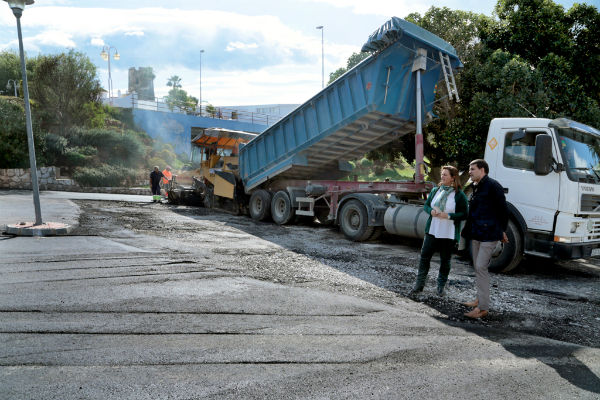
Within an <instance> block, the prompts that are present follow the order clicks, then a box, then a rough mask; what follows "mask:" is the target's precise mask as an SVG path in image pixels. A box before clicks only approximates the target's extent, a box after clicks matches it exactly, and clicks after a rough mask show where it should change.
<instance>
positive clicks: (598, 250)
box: [592, 247, 600, 256]
mask: <svg viewBox="0 0 600 400" xmlns="http://www.w3.org/2000/svg"><path fill="white" fill-rule="evenodd" d="M592 256H600V247H598V248H596V249H592Z"/></svg>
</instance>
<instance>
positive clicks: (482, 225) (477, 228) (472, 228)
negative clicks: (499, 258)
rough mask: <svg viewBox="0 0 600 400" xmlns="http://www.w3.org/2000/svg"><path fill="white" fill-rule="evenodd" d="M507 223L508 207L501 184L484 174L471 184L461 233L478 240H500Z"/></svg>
mask: <svg viewBox="0 0 600 400" xmlns="http://www.w3.org/2000/svg"><path fill="white" fill-rule="evenodd" d="M507 225H508V208H507V206H506V197H505V196H504V189H503V188H502V185H500V184H499V183H498V181H496V180H495V179H492V178H490V177H489V176H487V175H486V176H484V177H483V178H482V179H481V180H480V181H479V183H478V184H477V185H473V195H472V197H471V200H469V217H468V218H467V223H466V225H465V228H464V229H463V233H462V235H463V236H464V237H465V238H468V239H474V240H478V241H480V242H493V241H496V240H502V237H503V233H504V232H506V227H507Z"/></svg>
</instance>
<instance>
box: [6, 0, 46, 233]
mask: <svg viewBox="0 0 600 400" xmlns="http://www.w3.org/2000/svg"><path fill="white" fill-rule="evenodd" d="M4 1H6V2H8V6H9V7H10V8H11V9H12V12H13V14H14V16H15V18H16V19H17V33H18V35H19V55H20V57H21V75H22V77H23V95H24V98H25V99H24V100H25V104H24V105H25V119H26V127H27V144H28V146H29V168H30V169H31V188H32V189H33V207H34V209H35V224H36V225H42V209H41V207H40V188H39V183H38V177H37V164H36V162H35V145H34V142H33V129H32V127H31V108H30V107H29V88H28V86H27V68H25V52H24V51H23V35H22V34H21V15H23V10H24V9H25V5H26V4H27V5H31V4H33V3H34V0H20V1H18V0H4Z"/></svg>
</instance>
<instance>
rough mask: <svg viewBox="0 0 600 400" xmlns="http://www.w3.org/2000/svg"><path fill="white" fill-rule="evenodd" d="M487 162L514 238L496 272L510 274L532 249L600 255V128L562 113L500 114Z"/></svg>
mask: <svg viewBox="0 0 600 400" xmlns="http://www.w3.org/2000/svg"><path fill="white" fill-rule="evenodd" d="M485 160H486V161H487V162H488V164H489V166H490V174H489V175H490V177H492V178H494V179H496V180H498V181H499V182H500V183H501V184H502V186H503V187H504V190H505V193H506V200H507V202H508V207H509V211H510V221H509V224H508V229H507V231H508V232H507V235H508V238H509V243H508V244H505V245H503V246H501V247H500V246H499V248H498V249H497V250H498V251H497V253H496V254H495V257H494V259H493V261H492V264H491V265H490V268H491V269H492V270H494V271H497V272H508V271H510V270H512V269H513V268H515V267H516V266H517V265H518V264H519V262H520V261H521V259H522V257H523V255H526V254H527V255H534V256H539V257H547V258H554V259H573V258H585V257H590V256H593V255H598V254H600V131H598V130H597V129H595V128H592V127H590V126H587V125H583V124H580V123H578V122H574V121H571V120H568V119H564V118H561V119H555V120H549V119H543V118H496V119H494V120H492V122H491V123H490V128H489V132H488V137H487V141H486V149H485Z"/></svg>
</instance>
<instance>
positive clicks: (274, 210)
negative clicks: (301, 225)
mask: <svg viewBox="0 0 600 400" xmlns="http://www.w3.org/2000/svg"><path fill="white" fill-rule="evenodd" d="M271 217H272V218H273V221H274V222H275V223H276V224H277V225H285V224H287V223H289V222H290V221H291V220H292V218H293V217H294V209H293V208H292V202H291V200H290V196H289V195H288V194H287V192H286V191H284V190H280V191H279V192H277V193H275V196H273V200H271Z"/></svg>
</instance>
